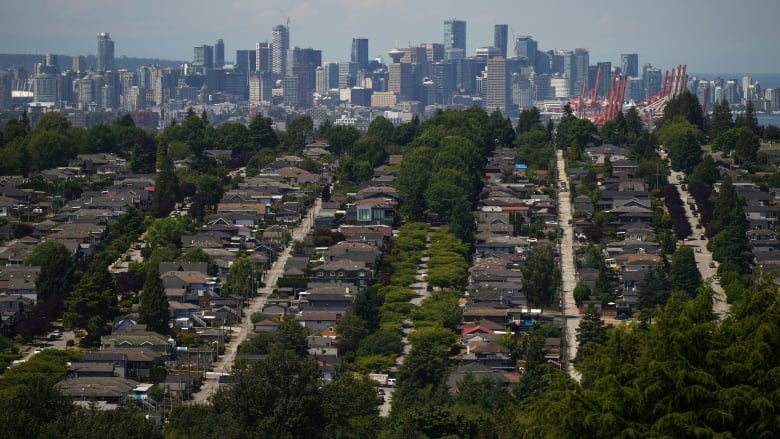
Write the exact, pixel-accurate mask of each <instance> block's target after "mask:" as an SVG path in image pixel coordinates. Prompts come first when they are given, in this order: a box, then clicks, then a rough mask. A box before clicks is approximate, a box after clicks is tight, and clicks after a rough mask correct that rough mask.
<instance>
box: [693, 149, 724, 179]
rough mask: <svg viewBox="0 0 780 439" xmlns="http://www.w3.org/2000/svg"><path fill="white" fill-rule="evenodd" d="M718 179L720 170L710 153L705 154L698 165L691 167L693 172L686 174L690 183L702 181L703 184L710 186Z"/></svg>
mask: <svg viewBox="0 0 780 439" xmlns="http://www.w3.org/2000/svg"><path fill="white" fill-rule="evenodd" d="M719 179H720V171H718V168H717V166H716V165H715V160H714V159H713V158H712V156H711V155H710V154H705V155H704V157H703V158H702V159H701V162H699V164H698V165H696V167H695V168H693V172H692V173H691V174H690V175H689V176H688V182H689V183H690V185H693V184H694V183H697V182H698V183H702V184H704V185H705V186H712V185H714V184H715V182H716V181H718V180H719Z"/></svg>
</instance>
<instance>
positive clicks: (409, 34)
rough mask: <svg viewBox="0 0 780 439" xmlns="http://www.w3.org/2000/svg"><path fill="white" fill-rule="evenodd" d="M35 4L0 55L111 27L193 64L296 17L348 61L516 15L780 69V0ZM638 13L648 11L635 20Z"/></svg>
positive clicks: (11, 17)
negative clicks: (360, 41)
mask: <svg viewBox="0 0 780 439" xmlns="http://www.w3.org/2000/svg"><path fill="white" fill-rule="evenodd" d="M36 3H37V5H36V7H35V8H30V7H29V6H24V5H23V4H21V3H10V4H7V5H4V14H3V16H2V17H0V53H56V54H63V55H91V54H96V49H97V47H96V44H95V36H96V35H97V34H98V33H100V32H106V33H109V34H110V35H111V39H112V40H113V41H114V44H115V55H116V57H121V56H128V57H142V58H161V59H170V60H180V61H186V62H191V61H193V59H192V54H193V47H195V46H200V45H204V44H208V45H212V44H214V42H215V41H217V39H222V40H223V41H224V44H225V52H224V53H225V60H226V61H235V59H234V58H235V54H236V50H251V49H253V48H254V47H255V44H256V43H257V42H262V41H268V42H271V41H272V29H273V27H274V26H277V25H280V24H286V20H287V17H289V18H290V26H289V27H290V40H289V45H290V47H293V46H298V47H301V48H308V47H311V48H314V49H319V50H322V53H323V61H334V62H338V61H348V60H350V51H351V48H352V40H353V38H367V39H368V46H369V49H368V51H369V58H371V59H373V58H375V57H377V56H382V58H383V59H384V60H385V62H389V57H388V56H387V51H388V50H390V49H392V48H394V47H407V46H409V45H419V44H422V43H429V42H435V43H441V42H443V37H444V36H443V32H442V26H443V24H444V22H445V20H452V19H455V20H461V21H465V22H466V38H467V42H466V48H467V53H466V54H467V55H472V54H473V53H474V51H475V50H476V48H478V47H483V46H490V45H492V44H493V35H494V26H495V25H496V24H507V25H508V26H509V42H508V46H509V52H510V53H512V51H513V50H512V49H513V46H514V43H513V39H512V37H513V35H514V36H515V37H519V36H526V35H530V36H532V37H533V38H534V39H535V40H536V41H537V42H538V44H539V50H544V51H547V50H558V49H569V50H573V49H575V48H585V49H587V50H588V51H589V52H590V59H591V61H592V62H593V63H595V62H597V61H611V62H612V64H613V65H618V66H619V65H620V61H621V60H620V55H621V54H622V53H637V54H639V64H640V65H644V64H646V63H651V64H653V65H654V66H656V67H659V68H671V67H674V66H676V65H678V64H687V65H688V69H689V72H701V73H751V74H771V73H777V74H780V58H778V57H775V56H772V55H773V54H774V50H775V49H774V44H775V41H777V40H778V39H779V38H778V37H780V31H779V30H778V28H777V27H776V25H775V23H774V17H775V16H776V15H777V12H780V4H774V3H770V2H764V1H760V2H756V3H758V4H756V5H754V6H753V7H747V6H746V5H745V4H744V2H743V3H741V4H732V3H731V2H728V1H725V0H714V1H704V0H694V1H691V2H684V3H680V2H673V1H671V0H659V1H657V2H655V3H654V4H653V8H652V9H651V8H638V7H636V6H635V5H626V4H625V2H618V1H615V0H595V1H593V2H589V3H588V4H587V6H586V7H583V5H582V4H581V3H575V2H571V1H563V0H552V1H549V2H545V3H544V4H538V5H537V4H518V3H517V2H512V1H508V0H496V1H492V2H489V3H488V4H487V6H486V4H484V3H483V4H473V3H471V2H466V1H460V0H456V1H442V0H433V1H429V2H415V3H412V2H410V1H408V0H396V1H394V2H379V1H375V0H367V1H363V2H360V3H353V2H346V1H343V0H333V1H329V2H317V3H313V2H307V1H292V2H285V3H284V4H281V5H280V4H278V3H276V2H274V3H272V2H270V1H266V0H260V1H253V2H249V1H245V0H233V1H227V2H222V3H220V4H219V6H218V7H217V8H215V5H214V4H213V3H212V2H208V3H207V2H204V1H202V0H191V1H188V2H186V3H184V2H171V3H159V2H155V3H152V2H150V1H148V0H139V1H136V2H132V3H126V2H97V1H95V0H80V1H64V2H63V1H54V0H39V1H38V2H36ZM748 3H752V2H748ZM280 6H282V7H283V9H282V8H280ZM150 10H153V11H155V13H154V14H150V13H149V11H150ZM203 11H208V13H207V14H204V13H203ZM748 11H749V12H750V13H748ZM114 17H117V18H116V19H115V18H114ZM393 17H395V18H393ZM637 17H641V18H642V19H643V20H642V21H641V22H636V21H635V19H636V18H637ZM119 18H121V20H120V19H119ZM747 29H749V30H750V32H746V30H747Z"/></svg>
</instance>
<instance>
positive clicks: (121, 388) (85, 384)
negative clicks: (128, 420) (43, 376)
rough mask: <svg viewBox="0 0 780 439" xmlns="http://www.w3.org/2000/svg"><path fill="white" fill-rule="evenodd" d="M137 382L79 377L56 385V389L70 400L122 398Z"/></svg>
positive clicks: (121, 379)
mask: <svg viewBox="0 0 780 439" xmlns="http://www.w3.org/2000/svg"><path fill="white" fill-rule="evenodd" d="M137 385H138V382H136V381H133V380H130V379H127V378H120V377H80V378H67V379H65V380H62V381H60V382H59V383H57V387H58V388H59V389H60V390H61V391H62V393H64V394H65V395H67V396H70V397H71V398H81V399H84V398H88V399H100V398H112V399H113V398H122V397H123V396H125V395H127V394H128V393H130V391H131V390H133V389H134V388H135V387H136V386H137Z"/></svg>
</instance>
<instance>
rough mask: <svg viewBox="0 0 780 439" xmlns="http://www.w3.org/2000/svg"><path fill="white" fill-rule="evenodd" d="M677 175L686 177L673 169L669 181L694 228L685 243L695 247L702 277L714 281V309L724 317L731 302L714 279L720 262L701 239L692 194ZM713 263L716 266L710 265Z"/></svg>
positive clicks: (719, 316)
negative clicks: (693, 208)
mask: <svg viewBox="0 0 780 439" xmlns="http://www.w3.org/2000/svg"><path fill="white" fill-rule="evenodd" d="M677 176H680V177H681V178H682V177H684V174H683V173H681V172H676V171H672V173H671V175H670V176H669V182H670V183H671V184H672V185H674V187H675V188H676V189H677V192H678V193H679V194H680V199H682V200H683V202H684V206H685V216H686V217H687V218H688V222H689V223H690V224H691V230H693V235H692V237H691V238H692V239H690V240H686V241H684V244H685V245H687V246H689V247H692V248H693V251H694V255H695V257H696V266H697V267H698V268H699V272H700V273H701V277H702V278H703V279H704V281H705V282H707V281H708V280H710V281H712V290H713V291H714V292H715V295H714V297H713V299H714V300H713V305H712V311H713V312H714V313H715V314H716V315H717V316H718V318H721V319H722V318H724V317H725V316H726V315H728V313H729V312H730V307H729V304H728V303H726V294H725V292H724V291H723V287H721V286H720V283H719V282H716V281H715V279H714V277H715V276H716V275H717V274H718V270H717V268H715V267H717V265H718V263H717V262H715V261H714V260H713V259H712V253H710V251H709V250H707V240H706V239H699V238H700V237H701V235H703V234H704V229H703V228H702V229H697V228H696V224H698V223H699V218H697V217H695V216H694V215H693V211H692V210H691V206H690V205H688V203H687V202H686V201H687V199H688V197H689V196H690V194H689V193H688V192H687V191H685V192H684V191H683V190H682V187H681V186H680V182H679V181H678V180H677ZM713 263H714V265H715V267H711V266H710V265H711V264H713Z"/></svg>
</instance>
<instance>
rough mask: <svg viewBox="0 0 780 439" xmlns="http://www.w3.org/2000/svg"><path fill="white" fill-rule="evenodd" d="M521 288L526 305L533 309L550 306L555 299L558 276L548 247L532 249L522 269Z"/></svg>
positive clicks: (550, 248) (539, 246)
mask: <svg viewBox="0 0 780 439" xmlns="http://www.w3.org/2000/svg"><path fill="white" fill-rule="evenodd" d="M522 273H523V288H524V290H525V295H526V298H527V299H528V304H529V305H532V306H535V307H544V306H550V304H552V303H553V299H554V298H555V293H556V291H557V287H558V281H559V274H558V269H557V268H555V264H554V262H553V250H552V247H550V246H549V245H537V246H535V247H534V249H533V252H532V253H531V257H530V258H528V262H527V263H526V265H524V266H523V268H522Z"/></svg>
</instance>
